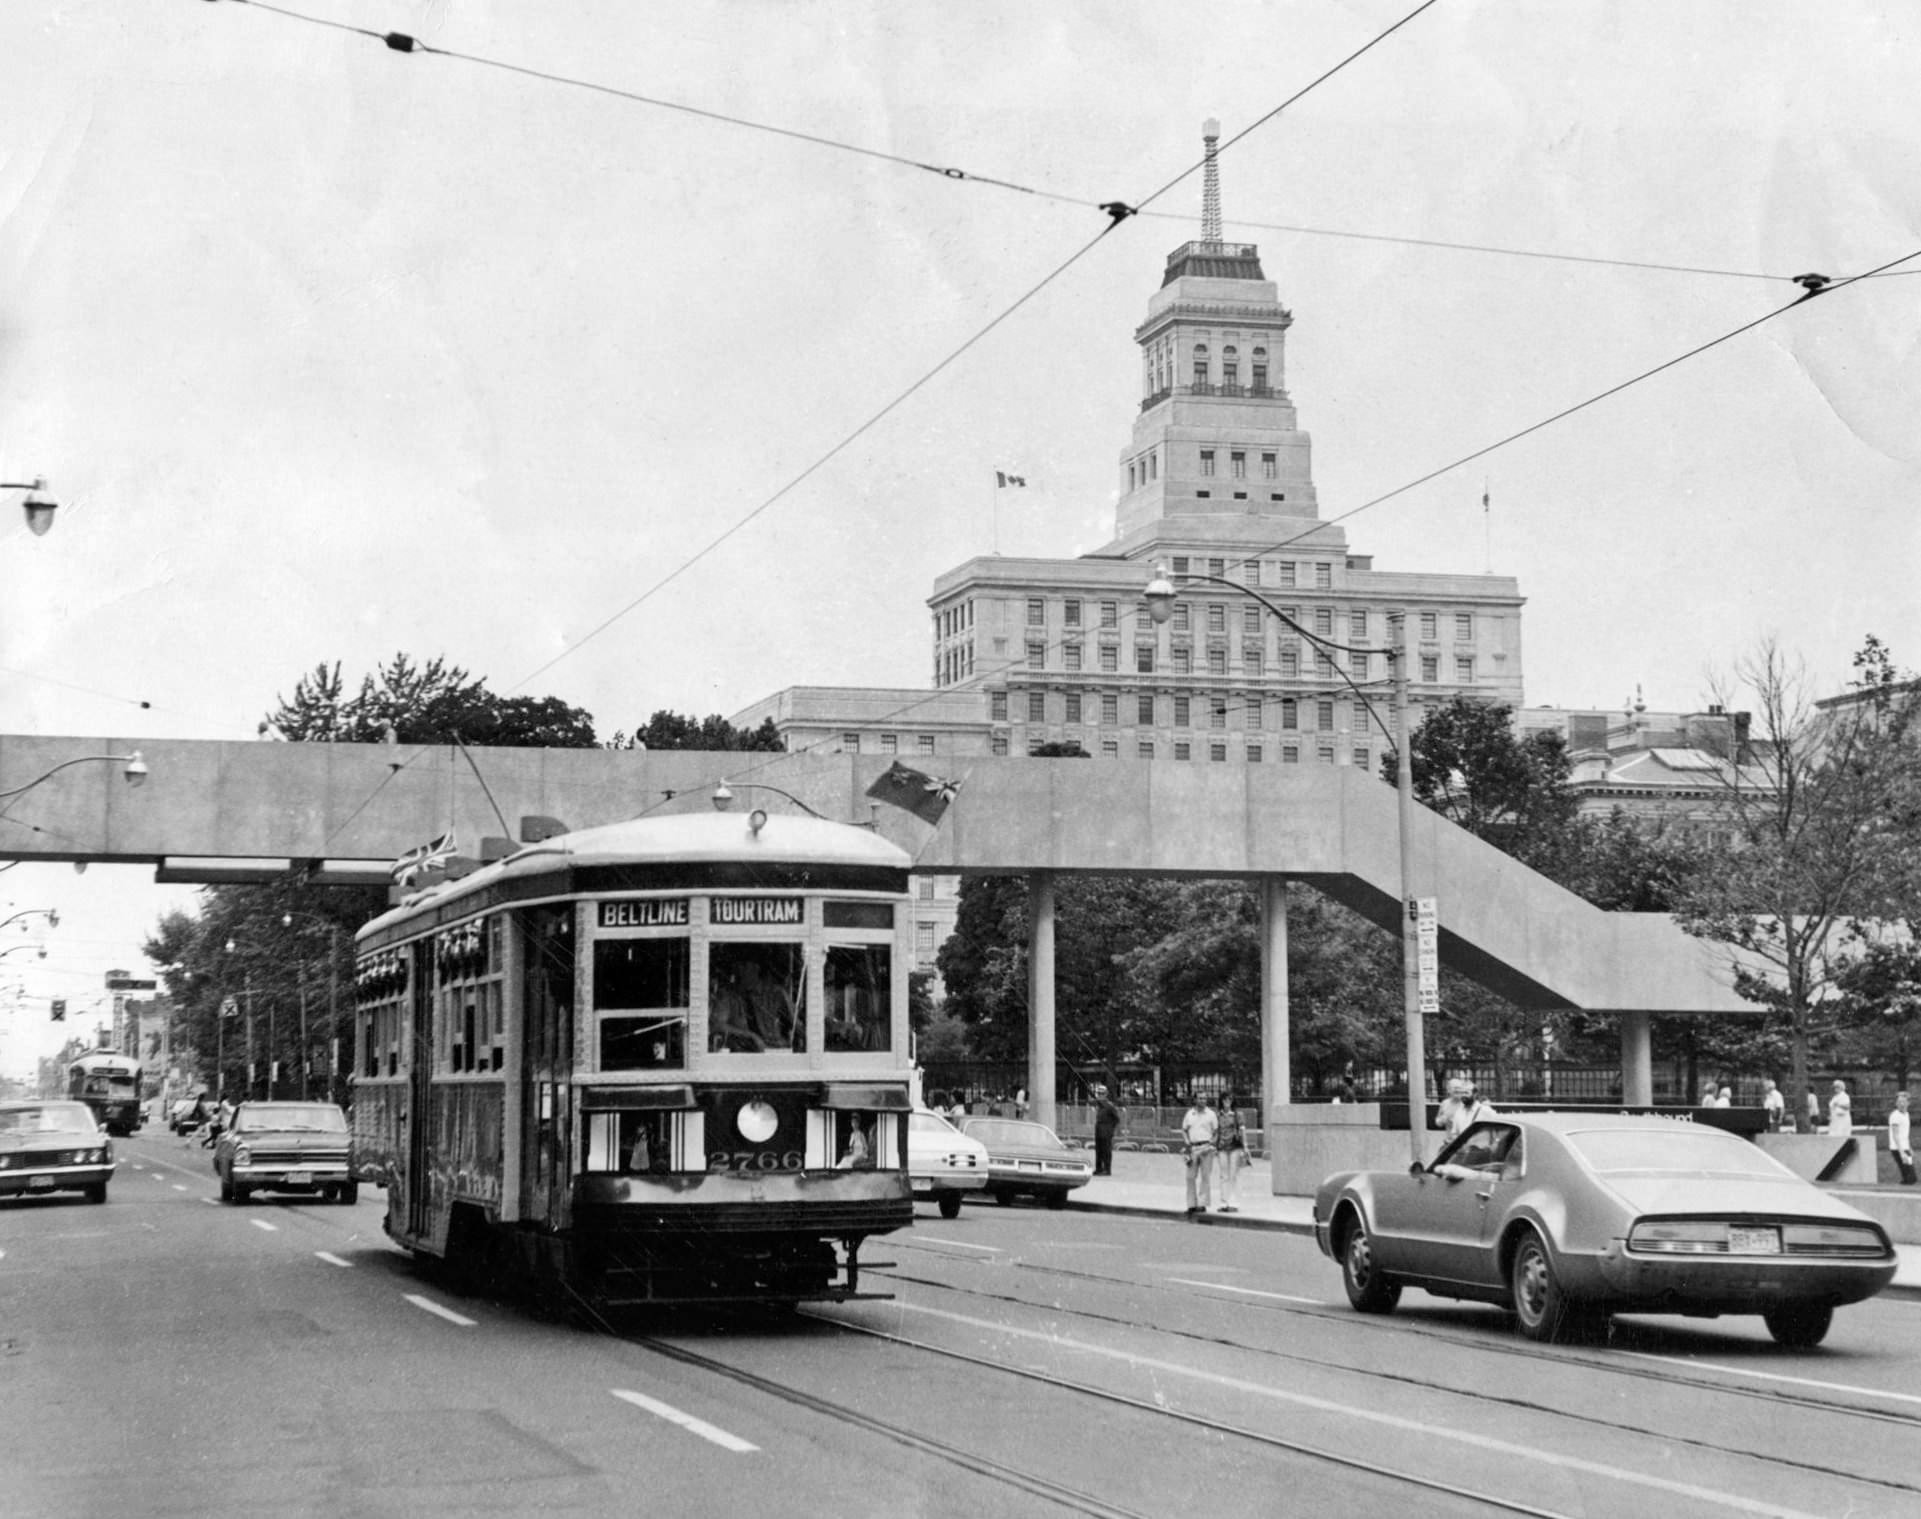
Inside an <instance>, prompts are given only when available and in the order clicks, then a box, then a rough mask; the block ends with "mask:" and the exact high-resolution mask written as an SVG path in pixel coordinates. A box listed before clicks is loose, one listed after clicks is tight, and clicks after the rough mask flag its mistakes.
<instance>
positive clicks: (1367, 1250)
mask: <svg viewBox="0 0 1921 1519" xmlns="http://www.w3.org/2000/svg"><path fill="white" fill-rule="evenodd" d="M1341 1285H1342V1286H1343V1287H1345V1288H1346V1289H1347V1300H1348V1302H1349V1303H1350V1304H1351V1305H1352V1306H1353V1308H1354V1310H1355V1311H1356V1312H1357V1313H1392V1312H1393V1311H1394V1305H1395V1304H1396V1303H1398V1302H1400V1300H1401V1284H1400V1283H1399V1282H1397V1281H1395V1280H1394V1278H1393V1277H1391V1276H1389V1275H1387V1274H1386V1273H1385V1272H1383V1271H1380V1270H1378V1269H1377V1268H1376V1267H1375V1265H1374V1239H1373V1236H1372V1235H1370V1234H1369V1233H1368V1232H1367V1225H1366V1224H1364V1223H1362V1222H1361V1221H1360V1220H1359V1219H1356V1220H1355V1221H1354V1227H1353V1228H1352V1229H1350V1230H1349V1231H1348V1235H1347V1244H1346V1246H1345V1247H1344V1248H1343V1249H1342V1251H1341Z"/></svg>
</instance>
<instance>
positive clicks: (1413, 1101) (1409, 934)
mask: <svg viewBox="0 0 1921 1519" xmlns="http://www.w3.org/2000/svg"><path fill="white" fill-rule="evenodd" d="M1181 579H1182V582H1183V583H1184V584H1195V583H1202V584H1207V585H1217V586H1222V587H1224V588H1225V589H1227V590H1230V591H1232V592H1234V593H1235V594H1236V595H1239V596H1246V597H1250V598H1251V599H1253V600H1254V601H1258V602H1259V603H1260V604H1261V605H1262V606H1263V607H1265V608H1267V610H1268V611H1269V612H1270V613H1272V614H1273V615H1274V617H1275V618H1276V619H1277V620H1278V621H1279V622H1280V623H1281V625H1282V626H1283V627H1287V628H1291V629H1293V630H1294V632H1296V633H1298V634H1300V636H1301V637H1302V638H1304V639H1306V640H1307V641H1308V642H1309V643H1311V644H1313V645H1314V646H1315V647H1316V648H1319V649H1326V650H1333V651H1337V652H1340V653H1343V654H1363V653H1365V654H1372V653H1374V652H1376V651H1375V650H1373V649H1358V648H1354V647H1351V646H1350V645H1347V644H1339V643H1334V642H1333V641H1332V640H1330V639H1326V638H1323V637H1321V636H1320V635H1319V634H1317V633H1310V632H1308V630H1307V629H1306V628H1304V627H1302V626H1301V625H1300V624H1299V623H1298V622H1296V621H1295V620H1294V619H1293V618H1292V617H1289V616H1288V615H1287V613H1285V612H1283V611H1282V610H1281V609H1280V608H1279V607H1277V606H1275V605H1274V603H1273V602H1271V601H1269V600H1268V599H1267V598H1266V597H1265V596H1263V595H1261V593H1260V592H1259V591H1256V590H1254V589H1252V588H1251V587H1249V586H1244V585H1242V584H1240V583H1239V582H1238V581H1233V580H1228V579H1225V578H1223V577H1222V576H1219V575H1183V576H1182V577H1181ZM1143 594H1144V596H1145V597H1146V599H1147V615H1148V616H1149V617H1151V618H1152V619H1153V620H1154V621H1155V622H1157V623H1164V622H1166V621H1167V620H1168V619H1169V618H1170V617H1172V616H1173V615H1174V597H1175V595H1176V587H1175V584H1174V577H1173V575H1172V574H1171V573H1170V572H1169V571H1168V569H1167V567H1166V566H1165V565H1158V564H1157V565H1155V566H1154V576H1153V578H1152V579H1151V580H1149V581H1148V583H1147V588H1146V590H1145V591H1144V592H1143ZM1388 623H1389V624H1390V626H1392V627H1393V629H1394V640H1393V646H1392V647H1391V648H1389V649H1388V650H1386V653H1387V658H1388V664H1389V665H1390V666H1391V667H1392V669H1393V672H1394V707H1395V712H1396V715H1397V718H1398V721H1397V722H1396V723H1395V725H1394V727H1393V728H1392V729H1390V728H1389V727H1388V725H1387V724H1386V723H1385V722H1384V721H1383V720H1382V718H1381V714H1380V713H1379V712H1377V711H1375V709H1374V704H1373V703H1372V702H1371V701H1369V700H1368V699H1367V695H1366V693H1365V692H1363V691H1362V690H1361V688H1360V687H1359V686H1357V685H1355V683H1354V681H1353V680H1352V679H1351V678H1350V677H1349V675H1348V673H1347V672H1346V671H1345V670H1343V669H1342V668H1341V667H1340V666H1339V665H1338V664H1336V665H1334V666H1333V668H1334V672H1335V673H1336V674H1337V675H1339V676H1340V677H1341V679H1342V680H1343V681H1345V682H1346V683H1347V686H1348V689H1349V690H1351V691H1353V693H1354V695H1355V697H1356V699H1357V700H1358V701H1359V702H1360V703H1361V705H1362V706H1363V707H1365V708H1367V711H1368V714H1369V716H1371V717H1372V718H1373V719H1374V721H1375V723H1376V724H1377V725H1378V726H1379V728H1380V730H1381V732H1382V733H1384V734H1386V735H1387V738H1388V740H1389V741H1390V742H1391V743H1392V744H1393V745H1394V754H1395V761H1396V763H1395V767H1394V770H1395V790H1396V792H1397V793H1398V796H1397V799H1396V800H1397V804H1398V808H1399V815H1400V855H1401V913H1400V919H1401V1005H1402V1016H1403V1019H1404V1021H1405V1024H1406V1028H1407V1132H1408V1147H1409V1150H1410V1152H1411V1154H1412V1157H1413V1162H1414V1164H1415V1165H1417V1166H1419V1165H1423V1164H1425V1162H1426V1155H1425V1153H1424V1150H1425V1138H1426V1135H1425V1130H1426V1128H1427V1058H1426V1049H1425V1045H1426V1033H1425V1030H1424V1028H1423V1025H1422V1014H1421V992H1420V986H1421V983H1420V939H1419V937H1418V935H1417V934H1416V932H1415V928H1416V922H1417V919H1418V917H1419V913H1420V908H1419V901H1418V899H1417V897H1416V895H1415V884H1414V850H1413V842H1412V840H1413V832H1414V764H1413V759H1412V755H1411V752H1410V746H1409V741H1408V699H1407V681H1408V676H1407V666H1408V645H1407V613H1406V611H1405V610H1403V611H1397V612H1389V613H1388ZM1283 974H1284V973H1283Z"/></svg>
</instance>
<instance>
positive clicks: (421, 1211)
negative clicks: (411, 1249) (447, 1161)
mask: <svg viewBox="0 0 1921 1519" xmlns="http://www.w3.org/2000/svg"><path fill="white" fill-rule="evenodd" d="M408 953H410V954H411V955H412V956H413V960H414V965H413V972H414V973H413V976H412V978H411V981H412V986H413V992H412V1004H413V1017H412V1018H411V1019H409V1020H408V1021H409V1022H410V1023H411V1024H412V1025H413V1038H412V1041H411V1043H410V1044H409V1046H408V1050H407V1126H406V1127H407V1132H406V1134H405V1135H404V1136H402V1143H403V1144H405V1145H406V1147H407V1232H408V1234H410V1235H412V1236H413V1237H414V1238H416V1239H418V1238H420V1237H421V1236H422V1235H425V1234H427V1233H429V1232H430V1229H431V1217H430V1213H429V1209H428V1202H429V1198H428V1195H427V1194H428V1185H427V1178H428V1175H429V1172H430V1162H431V1156H430V1154H429V1151H430V1149H431V1147H432V1145H433V1133H434V1114H433V1100H434V1088H433V1079H434V983H433V976H434V955H433V941H432V940H431V939H422V940H420V941H419V942H418V943H416V944H414V945H413V946H412V948H411V949H410V950H409V951H408Z"/></svg>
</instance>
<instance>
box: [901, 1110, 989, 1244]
mask: <svg viewBox="0 0 1921 1519" xmlns="http://www.w3.org/2000/svg"><path fill="white" fill-rule="evenodd" d="M987 1172H988V1157H987V1146H986V1145H984V1144H982V1143H981V1142H980V1141H979V1140H978V1139H970V1138H969V1137H968V1136H967V1135H965V1134H963V1133H961V1131H960V1130H959V1129H957V1128H955V1127H954V1126H953V1125H952V1124H951V1123H949V1122H948V1121H947V1120H946V1119H945V1118H942V1117H941V1116H940V1114H938V1113H933V1112H929V1111H928V1110H927V1109H925V1108H920V1109H917V1110H916V1111H915V1112H913V1113H912V1114H910V1115H909V1116H908V1119H907V1174H908V1176H909V1177H910V1178H911V1179H912V1181H913V1183H914V1196H916V1197H931V1198H933V1199H934V1201H935V1202H936V1203H938V1204H939V1205H940V1216H941V1217H942V1218H958V1217H959V1216H960V1210H961V1196H962V1194H963V1193H966V1192H978V1191H979V1190H980V1189H981V1188H982V1187H985V1186H986V1185H987Z"/></svg>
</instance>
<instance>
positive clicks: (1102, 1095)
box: [1094, 1085, 1121, 1176]
mask: <svg viewBox="0 0 1921 1519" xmlns="http://www.w3.org/2000/svg"><path fill="white" fill-rule="evenodd" d="M1120 1126H1121V1110H1120V1107H1119V1105H1118V1104H1117V1103H1116V1102H1115V1101H1114V1099H1113V1098H1112V1097H1109V1096H1108V1095H1107V1088H1106V1087H1104V1086H1099V1085H1097V1086H1096V1087H1095V1088H1094V1174H1095V1175H1096V1176H1112V1175H1113V1174H1114V1135H1115V1134H1116V1132H1118V1131H1119V1129H1120Z"/></svg>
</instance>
